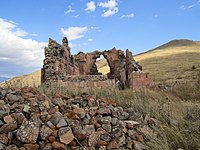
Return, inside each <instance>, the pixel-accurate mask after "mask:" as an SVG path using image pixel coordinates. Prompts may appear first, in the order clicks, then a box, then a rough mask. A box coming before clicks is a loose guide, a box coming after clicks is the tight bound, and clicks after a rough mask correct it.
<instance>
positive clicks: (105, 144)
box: [98, 140, 108, 147]
mask: <svg viewBox="0 0 200 150" xmlns="http://www.w3.org/2000/svg"><path fill="white" fill-rule="evenodd" d="M107 145H108V143H107V142H106V141H103V140H99V141H98V147H101V146H107Z"/></svg>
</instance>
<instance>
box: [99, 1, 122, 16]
mask: <svg viewBox="0 0 200 150" xmlns="http://www.w3.org/2000/svg"><path fill="white" fill-rule="evenodd" d="M98 5H99V6H100V7H102V8H106V9H107V10H104V13H103V14H102V16H103V17H110V16H113V15H114V14H116V13H117V12H118V11H119V9H118V7H117V5H118V3H117V0H108V1H107V2H99V3H98Z"/></svg>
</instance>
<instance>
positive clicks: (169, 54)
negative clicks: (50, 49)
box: [0, 40, 200, 86]
mask: <svg viewBox="0 0 200 150" xmlns="http://www.w3.org/2000/svg"><path fill="white" fill-rule="evenodd" d="M134 59H135V60H136V61H138V62H139V63H140V64H141V65H142V66H143V70H144V71H145V72H149V73H150V77H151V78H152V79H153V80H154V81H155V82H171V81H172V82H173V81H175V80H176V79H179V80H181V79H187V80H190V79H193V78H194V75H195V72H197V71H198V70H200V42H194V41H190V40H173V41H170V42H168V43H166V44H164V45H161V46H159V47H157V48H155V49H152V50H149V51H147V52H145V53H141V54H139V55H136V56H134ZM97 66H98V68H99V72H102V73H103V74H106V73H108V72H109V71H110V69H109V67H108V65H107V61H106V60H105V59H101V60H98V61H97ZM40 74H41V72H40V71H36V72H34V73H32V74H30V75H24V76H18V77H15V78H13V79H10V80H8V81H7V85H31V86H37V85H39V84H40ZM2 85H5V82H4V83H0V86H2Z"/></svg>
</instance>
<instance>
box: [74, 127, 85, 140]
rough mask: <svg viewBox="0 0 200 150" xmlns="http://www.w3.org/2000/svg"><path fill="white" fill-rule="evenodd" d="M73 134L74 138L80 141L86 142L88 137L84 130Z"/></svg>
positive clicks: (78, 130)
mask: <svg viewBox="0 0 200 150" xmlns="http://www.w3.org/2000/svg"><path fill="white" fill-rule="evenodd" d="M73 133H74V136H75V137H76V138H77V139H78V140H80V141H82V140H84V139H85V138H86V137H87V135H86V132H85V131H84V130H83V129H77V130H75V131H74V132H73Z"/></svg>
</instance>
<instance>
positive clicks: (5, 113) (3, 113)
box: [0, 110, 9, 119]
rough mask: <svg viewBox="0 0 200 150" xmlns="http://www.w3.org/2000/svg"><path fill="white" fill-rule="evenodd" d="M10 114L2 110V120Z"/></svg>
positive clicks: (0, 117)
mask: <svg viewBox="0 0 200 150" xmlns="http://www.w3.org/2000/svg"><path fill="white" fill-rule="evenodd" d="M8 114H9V112H6V111H4V110H0V119H2V118H3V117H5V116H7V115H8Z"/></svg>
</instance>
